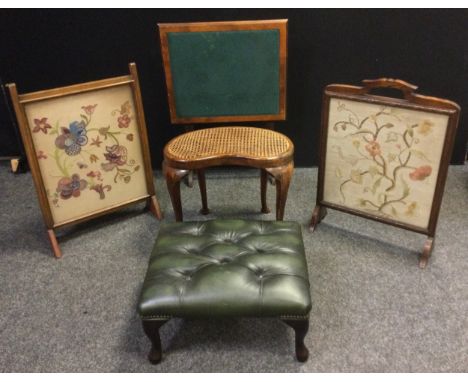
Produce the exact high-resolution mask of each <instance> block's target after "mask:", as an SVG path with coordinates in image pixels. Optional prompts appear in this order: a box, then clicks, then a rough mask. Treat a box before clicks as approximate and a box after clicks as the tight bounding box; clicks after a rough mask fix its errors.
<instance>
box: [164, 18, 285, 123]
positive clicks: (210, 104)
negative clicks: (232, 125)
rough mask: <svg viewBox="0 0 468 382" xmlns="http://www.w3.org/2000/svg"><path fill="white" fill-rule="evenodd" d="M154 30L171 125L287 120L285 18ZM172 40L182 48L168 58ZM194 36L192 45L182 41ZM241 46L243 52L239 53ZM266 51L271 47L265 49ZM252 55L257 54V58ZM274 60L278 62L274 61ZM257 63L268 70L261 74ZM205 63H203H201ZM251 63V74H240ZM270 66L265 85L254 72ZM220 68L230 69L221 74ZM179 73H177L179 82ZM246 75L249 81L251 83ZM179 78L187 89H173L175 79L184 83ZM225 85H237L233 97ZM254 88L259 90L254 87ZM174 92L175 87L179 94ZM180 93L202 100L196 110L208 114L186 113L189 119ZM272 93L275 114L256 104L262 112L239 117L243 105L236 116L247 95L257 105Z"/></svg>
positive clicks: (189, 97)
mask: <svg viewBox="0 0 468 382" xmlns="http://www.w3.org/2000/svg"><path fill="white" fill-rule="evenodd" d="M158 27H159V36H160V43H161V51H162V58H163V65H164V71H165V74H166V85H167V96H168V99H169V109H170V115H171V122H172V123H174V124H191V123H213V122H246V121H278V120H285V119H286V61H287V20H257V21H226V22H198V23H173V24H158ZM269 34H270V35H269ZM171 38H173V40H174V41H173V43H172V44H176V43H178V44H185V45H183V46H182V45H181V47H180V49H179V50H178V52H179V55H176V53H175V52H176V48H174V51H173V52H172V55H171V42H170V40H171ZM192 38H193V39H194V41H193V42H192V41H184V40H185V39H192ZM177 39H178V40H177ZM276 40H277V41H276ZM175 46H177V44H176V45H175ZM241 47H242V49H246V50H245V51H242V49H240V48H241ZM262 47H263V48H265V49H260V48H262ZM268 47H270V48H272V49H267V48H268ZM231 48H232V49H238V51H235V50H234V51H233V50H230V49H231ZM190 49H193V51H190ZM272 51H274V53H275V57H274V60H273V61H271V60H270V59H271V55H272ZM255 55H258V57H257V59H255V57H256V56H255ZM275 60H278V61H277V62H275ZM258 62H263V63H264V64H265V65H266V68H267V70H262V68H261V67H259V66H258V65H260V64H258ZM203 63H205V65H202V64H203ZM249 65H250V68H251V70H239V68H243V67H244V66H249ZM272 67H275V68H276V69H275V72H274V73H272V74H271V76H270V77H271V78H270V77H265V78H264V79H263V80H264V81H263V83H262V82H261V81H262V79H259V77H260V76H261V74H258V75H257V76H255V74H254V73H256V72H255V70H256V71H257V72H258V73H263V72H265V71H268V70H269V69H268V68H272ZM177 68H178V69H177ZM223 68H228V69H229V68H230V69H231V70H228V71H227V73H224V72H223V70H224V69H223ZM185 69H187V70H185ZM276 70H277V73H276ZM239 71H241V72H239ZM238 72H239V73H238ZM177 73H180V76H179V78H178V77H177ZM276 74H277V76H276ZM230 75H232V76H233V77H230ZM249 75H251V76H252V77H253V78H251V79H250V82H249ZM182 77H183V80H184V81H185V82H184V84H189V86H186V87H183V86H179V87H178V86H177V81H182V79H181V78H182ZM268 79H269V80H270V81H269V80H268ZM257 80H258V81H259V82H258V83H257ZM229 81H231V82H229ZM242 81H244V82H245V83H242ZM209 84H212V86H210V85H209ZM229 84H235V85H236V87H237V85H239V87H238V88H236V90H235V91H234V90H232V93H231V88H229ZM256 85H257V86H258V88H255V86H256ZM223 86H224V87H223ZM271 86H273V87H274V92H271V91H270V90H271ZM189 88H190V89H189ZM177 89H179V95H178V94H177V93H178V92H177ZM268 89H270V90H268ZM182 92H183V93H187V92H188V93H189V94H185V96H184V97H185V98H186V99H188V100H189V101H188V102H200V105H198V106H199V107H202V108H213V110H211V111H208V112H207V113H208V114H209V115H206V114H204V111H202V110H200V112H198V111H196V112H193V113H194V114H190V113H189V114H190V115H188V114H186V115H183V113H182V114H181V111H180V109H181V107H180V105H179V107H178V102H177V97H178V96H179V97H180V93H182ZM216 92H219V93H216ZM255 92H258V93H255ZM247 93H248V94H247ZM271 93H274V94H275V97H277V100H278V102H277V104H275V107H274V109H275V110H274V111H273V112H271V111H268V110H270V109H271V108H268V107H265V108H264V109H262V106H258V107H259V110H258V111H260V112H249V113H247V114H245V113H244V114H242V112H241V111H242V110H244V109H242V108H241V107H239V108H238V110H237V111H239V113H237V112H236V106H235V105H236V101H237V102H240V103H241V104H242V102H244V104H245V103H247V101H246V100H248V97H251V99H252V102H249V103H248V104H249V105H255V104H257V103H258V104H262V103H261V102H260V101H261V99H262V97H263V96H265V97H269V96H270V95H271ZM185 98H184V99H185ZM274 99H276V98H274ZM218 101H219V105H220V106H219V108H218V109H217V108H216V106H214V105H215V104H218ZM255 101H257V102H255ZM180 102H182V101H180ZM265 104H267V103H265ZM221 105H224V107H221ZM231 105H232V106H231ZM244 107H245V105H244ZM221 109H222V111H221V113H220V114H216V111H220V110H221ZM276 109H277V110H276ZM271 110H273V109H271ZM211 113H214V114H211Z"/></svg>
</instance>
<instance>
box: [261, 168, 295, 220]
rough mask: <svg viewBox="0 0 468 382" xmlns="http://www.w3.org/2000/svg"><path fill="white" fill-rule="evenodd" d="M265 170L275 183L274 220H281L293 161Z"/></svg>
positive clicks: (292, 169)
mask: <svg viewBox="0 0 468 382" xmlns="http://www.w3.org/2000/svg"><path fill="white" fill-rule="evenodd" d="M265 170H266V171H267V172H269V173H270V174H271V175H273V176H274V178H275V183H276V220H283V217H284V208H285V206H286V199H287V198H288V190H289V184H290V183H291V177H292V174H293V171H294V163H293V162H292V161H291V162H289V163H288V164H287V165H285V166H282V167H273V168H266V169H265Z"/></svg>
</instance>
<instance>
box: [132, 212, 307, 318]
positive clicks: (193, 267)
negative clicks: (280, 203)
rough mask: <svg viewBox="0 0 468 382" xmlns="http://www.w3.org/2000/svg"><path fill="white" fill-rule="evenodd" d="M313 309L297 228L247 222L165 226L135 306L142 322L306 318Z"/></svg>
mask: <svg viewBox="0 0 468 382" xmlns="http://www.w3.org/2000/svg"><path fill="white" fill-rule="evenodd" d="M310 309H311V300H310V292H309V278H308V273H307V264H306V260H305V256H304V245H303V242H302V234H301V228H300V226H299V225H298V224H297V223H293V222H281V221H268V222H267V221H244V220H212V221H207V222H185V223H170V224H164V225H162V226H161V229H160V232H159V236H158V238H157V240H156V243H155V246H154V249H153V252H152V255H151V257H150V261H149V267H148V271H147V274H146V278H145V281H144V283H143V288H142V292H141V297H140V302H139V305H138V311H139V314H140V316H141V317H142V319H164V318H170V317H209V316H213V317H218V316H271V317H282V318H304V317H306V316H307V315H308V313H309V311H310Z"/></svg>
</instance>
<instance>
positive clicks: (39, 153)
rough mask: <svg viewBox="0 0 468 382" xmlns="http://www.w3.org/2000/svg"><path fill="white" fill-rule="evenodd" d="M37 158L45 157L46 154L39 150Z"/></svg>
mask: <svg viewBox="0 0 468 382" xmlns="http://www.w3.org/2000/svg"><path fill="white" fill-rule="evenodd" d="M37 159H47V155H46V154H45V153H44V151H42V150H39V151H38V152H37Z"/></svg>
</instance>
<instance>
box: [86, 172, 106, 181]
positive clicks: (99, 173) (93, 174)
mask: <svg viewBox="0 0 468 382" xmlns="http://www.w3.org/2000/svg"><path fill="white" fill-rule="evenodd" d="M86 176H89V177H90V178H97V179H98V180H102V178H101V171H90V172H88V173H87V174H86Z"/></svg>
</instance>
